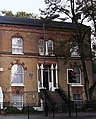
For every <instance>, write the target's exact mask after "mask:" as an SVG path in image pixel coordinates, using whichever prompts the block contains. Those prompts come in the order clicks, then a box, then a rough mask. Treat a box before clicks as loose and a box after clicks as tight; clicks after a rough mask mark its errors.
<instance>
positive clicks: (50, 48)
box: [46, 40, 53, 54]
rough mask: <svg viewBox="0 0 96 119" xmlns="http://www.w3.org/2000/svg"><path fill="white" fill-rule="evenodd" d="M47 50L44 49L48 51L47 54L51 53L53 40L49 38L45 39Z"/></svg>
mask: <svg viewBox="0 0 96 119" xmlns="http://www.w3.org/2000/svg"><path fill="white" fill-rule="evenodd" d="M47 48H48V49H47V50H46V51H48V54H50V53H51V54H52V53H53V41H51V40H48V41H47Z"/></svg>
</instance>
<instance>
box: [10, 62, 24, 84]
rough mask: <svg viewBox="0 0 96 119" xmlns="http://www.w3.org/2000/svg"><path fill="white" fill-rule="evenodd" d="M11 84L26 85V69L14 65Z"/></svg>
mask: <svg viewBox="0 0 96 119" xmlns="http://www.w3.org/2000/svg"><path fill="white" fill-rule="evenodd" d="M11 83H12V85H23V84H24V69H23V67H22V66H21V65H18V64H14V65H13V66H12V68H11Z"/></svg>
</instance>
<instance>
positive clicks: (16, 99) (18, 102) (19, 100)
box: [12, 94, 23, 109]
mask: <svg viewBox="0 0 96 119" xmlns="http://www.w3.org/2000/svg"><path fill="white" fill-rule="evenodd" d="M12 104H13V106H14V107H17V108H18V109H22V107H23V95H19V94H18V95H17V94H16V95H14V94H13V95H12Z"/></svg>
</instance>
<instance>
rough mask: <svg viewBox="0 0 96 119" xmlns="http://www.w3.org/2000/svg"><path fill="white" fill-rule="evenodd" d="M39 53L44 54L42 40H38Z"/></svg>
mask: <svg viewBox="0 0 96 119" xmlns="http://www.w3.org/2000/svg"><path fill="white" fill-rule="evenodd" d="M39 53H40V55H44V40H42V39H40V40H39Z"/></svg>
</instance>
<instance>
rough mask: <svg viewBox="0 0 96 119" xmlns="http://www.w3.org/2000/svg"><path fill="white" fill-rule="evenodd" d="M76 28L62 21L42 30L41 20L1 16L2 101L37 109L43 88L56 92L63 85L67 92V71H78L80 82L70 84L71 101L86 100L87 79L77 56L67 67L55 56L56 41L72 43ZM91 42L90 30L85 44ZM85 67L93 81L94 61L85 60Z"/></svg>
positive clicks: (46, 26)
mask: <svg viewBox="0 0 96 119" xmlns="http://www.w3.org/2000/svg"><path fill="white" fill-rule="evenodd" d="M84 27H85V28H87V27H86V26H84ZM77 29H78V28H77V26H76V25H74V24H72V23H62V22H52V23H51V24H46V25H45V29H43V22H42V21H41V20H37V19H20V18H10V17H1V16H0V86H1V88H2V91H3V102H8V103H12V104H13V106H16V105H17V106H22V105H23V104H27V103H32V104H33V105H34V106H37V107H38V104H39V102H40V101H41V100H40V97H39V93H40V89H44V88H46V89H47V90H50V91H55V89H58V88H59V86H60V87H62V89H63V90H64V91H65V92H66V93H67V92H68V84H67V69H70V68H71V69H74V70H75V71H76V72H77V74H76V75H77V76H76V77H77V83H75V84H72V85H70V94H71V97H72V100H83V99H84V97H85V94H84V88H83V80H84V79H83V73H82V72H83V71H82V64H81V61H80V57H78V53H77V54H76V52H75V54H74V53H73V55H74V57H71V59H70V60H68V61H67V63H66V64H65V63H64V58H62V57H61V56H59V57H58V56H55V54H54V52H53V51H54V42H55V41H58V40H59V41H60V40H61V41H62V40H63V41H67V40H69V38H70V35H72V34H73V33H74V32H75V31H76V30H77ZM44 30H45V31H44ZM44 32H45V33H44ZM44 35H45V41H44V40H43V38H44ZM89 41H90V30H89V32H88V34H87V40H86V42H88V43H89ZM44 43H45V44H46V45H45V46H44ZM89 47H90V45H89ZM89 49H90V48H89ZM44 51H45V52H44ZM86 66H87V73H88V77H89V78H90V79H92V62H91V59H87V60H86ZM44 71H45V75H44ZM45 77H47V78H46V80H44V79H45ZM16 102H19V103H18V104H16Z"/></svg>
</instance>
